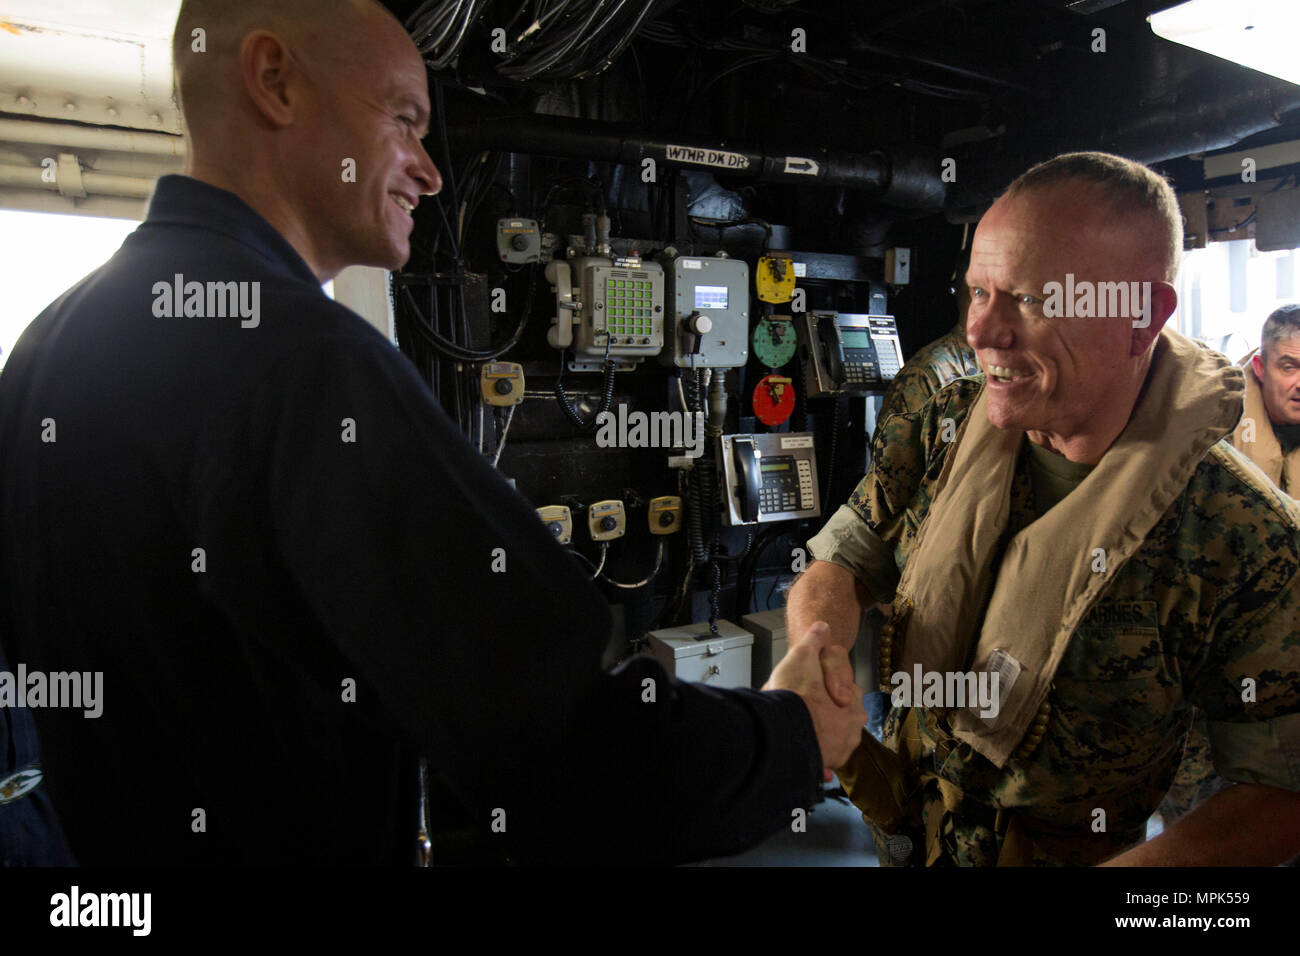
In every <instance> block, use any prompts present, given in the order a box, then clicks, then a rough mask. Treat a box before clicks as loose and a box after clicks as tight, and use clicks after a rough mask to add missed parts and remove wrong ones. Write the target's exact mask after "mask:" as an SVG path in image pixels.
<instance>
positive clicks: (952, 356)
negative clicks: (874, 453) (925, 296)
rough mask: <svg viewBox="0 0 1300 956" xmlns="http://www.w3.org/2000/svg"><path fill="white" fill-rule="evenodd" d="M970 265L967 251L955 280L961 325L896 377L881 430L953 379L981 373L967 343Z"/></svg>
mask: <svg viewBox="0 0 1300 956" xmlns="http://www.w3.org/2000/svg"><path fill="white" fill-rule="evenodd" d="M969 262H970V253H969V252H967V251H963V252H962V253H961V254H960V255H959V256H958V257H957V271H956V274H955V275H954V276H953V280H952V281H953V288H952V292H953V295H954V296H955V297H956V300H957V324H956V325H955V326H953V327H952V329H951V330H950V331H949V332H948V333H947V334H946V335H942V336H940V337H939V338H937V339H935V340H934V341H933V342H931V343H930V344H929V345H925V346H922V347H921V348H919V349H917V351H916V353H915V354H913V355H912V357H911V358H910V359H908V360H907V363H906V364H905V365H904V366H903V367H902V369H900V370H899V372H898V374H897V375H896V376H894V380H893V381H892V382H891V383H890V384H889V389H888V391H886V392H885V398H884V400H883V401H882V402H881V405H880V412H879V414H878V415H877V416H876V421H877V423H878V424H877V425H876V427H877V429H879V428H880V426H881V425H883V424H884V423H885V422H886V421H888V420H889V418H890V416H891V415H897V414H898V413H899V412H914V411H916V410H917V409H919V408H920V407H921V406H922V405H924V404H925V403H926V402H927V401H928V400H929V398H930V396H931V395H933V394H934V393H935V392H937V391H939V389H941V388H943V387H944V386H945V385H947V384H948V383H949V382H951V381H952V380H953V379H955V378H962V377H964V376H966V375H978V374H979V371H980V366H979V362H978V361H976V359H975V350H974V349H973V348H971V347H970V344H969V343H968V342H967V341H966V309H967V308H968V307H969V306H970V287H969V286H967V285H966V267H967V264H968V263H969Z"/></svg>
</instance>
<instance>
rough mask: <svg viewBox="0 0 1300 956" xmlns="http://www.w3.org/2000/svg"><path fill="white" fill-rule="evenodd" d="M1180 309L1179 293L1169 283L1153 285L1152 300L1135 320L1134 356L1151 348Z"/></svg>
mask: <svg viewBox="0 0 1300 956" xmlns="http://www.w3.org/2000/svg"><path fill="white" fill-rule="evenodd" d="M1176 308H1178V293H1177V292H1175V291H1174V287H1173V286H1172V285H1170V284H1169V283H1168V282H1152V283H1151V299H1150V303H1149V305H1148V307H1147V309H1146V310H1145V311H1144V312H1143V313H1142V315H1141V316H1139V317H1138V318H1136V319H1134V320H1133V338H1132V354H1134V355H1141V354H1142V353H1143V352H1145V351H1146V350H1147V349H1149V348H1150V347H1151V343H1152V342H1154V341H1155V339H1156V336H1157V335H1159V334H1160V330H1161V329H1163V328H1164V327H1165V323H1166V322H1168V321H1169V317H1170V316H1171V315H1173V314H1174V310H1175V309H1176Z"/></svg>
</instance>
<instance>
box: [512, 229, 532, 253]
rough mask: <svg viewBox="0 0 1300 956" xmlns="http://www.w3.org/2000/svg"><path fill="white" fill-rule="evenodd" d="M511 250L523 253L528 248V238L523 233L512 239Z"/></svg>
mask: <svg viewBox="0 0 1300 956" xmlns="http://www.w3.org/2000/svg"><path fill="white" fill-rule="evenodd" d="M510 248H511V249H513V250H515V252H523V251H525V250H526V249H527V248H528V237H527V236H526V235H524V234H522V233H520V234H519V235H515V236H511V237H510Z"/></svg>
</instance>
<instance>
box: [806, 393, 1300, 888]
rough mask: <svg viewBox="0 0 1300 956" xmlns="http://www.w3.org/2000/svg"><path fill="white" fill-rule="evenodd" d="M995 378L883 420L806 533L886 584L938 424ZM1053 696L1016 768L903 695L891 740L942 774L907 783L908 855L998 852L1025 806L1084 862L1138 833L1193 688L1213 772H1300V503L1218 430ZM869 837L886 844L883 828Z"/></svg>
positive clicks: (913, 516) (1027, 819) (974, 856)
mask: <svg viewBox="0 0 1300 956" xmlns="http://www.w3.org/2000/svg"><path fill="white" fill-rule="evenodd" d="M983 385H984V381H983V377H982V376H977V377H974V378H964V379H960V380H958V381H955V382H952V383H951V384H950V385H948V386H946V387H945V388H944V389H942V390H941V391H940V392H939V393H938V394H936V395H935V396H934V397H933V399H932V400H931V401H929V402H928V403H927V404H926V405H925V406H924V407H923V408H921V409H920V410H919V411H917V412H911V413H903V414H900V415H896V416H894V417H893V418H892V419H891V420H889V421H886V422H884V423H883V425H882V427H881V429H880V430H879V431H878V432H877V435H876V439H875V443H874V444H875V447H874V449H873V464H872V468H871V470H870V471H869V472H868V474H867V475H866V477H865V478H863V479H862V481H861V482H860V484H859V485H858V487H857V489H856V490H855V491H854V493H853V494H852V496H851V497H850V499H849V502H848V504H847V505H845V506H844V507H842V508H841V509H840V511H839V512H838V513H837V514H836V515H835V516H834V517H833V518H832V519H831V522H830V523H828V526H827V528H826V529H824V530H823V532H822V533H821V534H820V535H819V536H818V537H817V538H814V540H813V541H812V542H811V548H812V553H813V555H814V556H815V557H816V558H818V559H819V560H829V561H832V562H834V563H836V564H840V565H841V566H843V567H847V568H849V570H852V571H854V573H855V574H857V575H858V576H859V577H860V578H862V579H863V580H864V582H865V583H866V584H867V585H868V588H869V589H870V590H871V592H872V597H873V598H874V599H876V600H889V599H891V598H892V596H893V593H894V591H893V589H894V587H895V586H896V585H897V581H898V571H899V570H900V569H901V568H903V567H904V566H905V565H906V562H907V560H908V557H909V554H910V553H911V552H912V550H913V547H914V545H915V543H916V538H917V533H918V529H919V528H920V526H921V524H922V523H923V522H924V520H925V517H926V514H927V511H928V509H929V507H930V504H931V502H932V500H933V496H934V494H935V489H936V482H937V480H938V476H939V474H940V471H941V469H942V466H943V460H944V456H945V454H948V453H951V448H952V447H954V445H955V443H952V442H946V441H944V440H943V438H942V435H943V434H944V433H945V432H946V433H947V434H949V436H950V435H951V431H950V430H951V428H952V424H953V423H955V424H957V425H960V423H961V421H962V420H963V418H964V417H965V415H966V414H967V412H968V411H969V409H970V408H971V406H972V405H973V404H974V401H975V399H976V398H977V397H978V394H979V392H980V389H982V388H983ZM946 419H951V420H952V423H946V422H945V420H946ZM1025 458H1026V454H1025V447H1024V446H1023V445H1022V448H1021V454H1020V458H1019V461H1018V465H1017V469H1016V473H1015V478H1014V480H1013V483H1012V490H1011V509H1012V517H1011V526H1010V529H1009V530H1010V532H1011V533H1014V532H1015V531H1016V530H1018V529H1019V528H1023V527H1025V526H1026V525H1027V524H1028V523H1029V522H1030V521H1032V520H1034V517H1035V515H1034V511H1033V507H1034V506H1033V494H1032V487H1031V483H1030V480H1029V477H1028V474H1027V470H1026V465H1025ZM836 524H838V525H839V526H840V527H839V537H837V536H836V535H835V534H834V533H831V532H833V531H834V530H835V529H833V528H832V525H836ZM846 534H848V535H850V536H852V537H853V538H854V541H853V542H849V543H848V544H846V541H845V537H844V535H846ZM850 545H851V546H850ZM891 552H892V561H891V560H890V554H891ZM864 554H867V555H869V557H867V558H863V555H864ZM882 555H883V556H884V560H883V561H882V560H880V558H881V556H882ZM891 565H892V566H891ZM1247 679H1249V680H1247ZM1243 682H1244V683H1243ZM1049 701H1050V705H1051V710H1050V719H1049V720H1048V723H1047V726H1046V728H1045V732H1044V733H1043V735H1042V738H1041V741H1040V742H1039V743H1038V744H1037V746H1035V747H1034V748H1033V749H1032V750H1031V751H1030V752H1029V753H1028V755H1027V756H1023V757H1017V758H1015V759H1012V760H1010V761H1009V762H1007V764H1006V766H1005V767H1004V768H1003V769H998V768H997V767H996V766H995V765H994V764H993V763H991V762H990V761H989V760H987V759H985V758H984V757H983V756H981V755H980V754H978V753H976V752H974V751H973V750H972V749H971V747H970V746H969V745H968V744H965V743H959V742H956V741H954V740H952V739H951V738H948V734H947V728H946V727H944V726H942V725H941V722H940V721H939V719H938V717H937V716H936V714H935V713H934V712H932V711H928V710H926V709H924V708H919V707H918V708H913V709H912V710H911V713H912V714H913V716H914V717H915V718H916V719H915V720H914V721H913V720H907V721H906V722H905V717H906V715H907V713H908V711H906V710H904V709H903V708H897V707H896V708H894V709H893V711H892V712H891V714H890V717H889V720H888V722H887V724H886V728H885V743H886V745H887V746H889V747H890V749H892V750H894V751H896V752H904V746H903V745H904V744H905V743H906V744H907V747H906V752H907V753H909V754H912V755H914V756H915V755H916V754H918V753H919V758H918V759H919V761H920V766H923V767H924V769H926V770H928V771H929V772H930V776H929V778H928V782H923V783H921V784H919V785H918V786H919V787H920V789H919V790H913V792H911V793H910V794H909V805H910V806H911V807H912V810H911V813H912V816H911V824H910V826H909V827H905V828H903V831H902V833H901V834H900V835H906V836H908V837H909V838H910V840H911V842H912V844H913V845H914V846H920V845H922V844H923V843H924V841H925V833H926V830H927V828H928V829H930V831H931V834H933V833H934V832H936V831H937V833H938V837H937V841H936V840H934V839H932V840H931V841H930V844H929V846H928V848H927V853H926V856H925V858H924V859H917V858H916V857H917V855H916V854H913V857H912V859H911V862H912V863H914V864H915V863H921V862H924V863H931V864H960V865H992V864H994V863H996V862H997V859H998V855H999V852H1000V849H1001V841H1002V838H1003V835H1004V832H1005V830H1004V826H1005V821H1006V819H1007V818H1008V817H1010V816H1013V815H1014V817H1015V818H1016V819H1017V821H1018V822H1019V823H1020V824H1021V826H1022V827H1023V828H1024V830H1025V831H1027V832H1028V835H1029V838H1030V842H1031V843H1032V853H1030V854H1028V856H1029V859H1031V860H1032V862H1033V863H1034V864H1037V865H1052V864H1057V865H1060V864H1065V865H1091V864H1095V863H1098V862H1101V861H1103V860H1105V859H1107V858H1109V857H1111V856H1114V855H1115V854H1116V853H1118V852H1120V851H1122V850H1124V849H1126V848H1128V847H1130V846H1132V845H1135V844H1136V843H1139V842H1141V841H1142V839H1143V838H1144V830H1145V824H1146V821H1147V818H1148V817H1149V816H1150V815H1151V812H1152V811H1153V810H1154V809H1155V807H1156V805H1157V804H1158V803H1159V801H1160V799H1161V797H1162V796H1163V795H1164V794H1165V792H1166V791H1167V790H1168V789H1169V785H1170V782H1171V781H1172V779H1173V777H1174V773H1175V771H1176V769H1177V768H1178V764H1179V758H1180V756H1181V754H1182V750H1183V741H1184V738H1185V737H1186V736H1187V732H1188V726H1189V723H1190V720H1191V710H1192V706H1193V705H1196V706H1197V707H1199V708H1200V709H1201V710H1202V711H1203V712H1204V713H1205V714H1206V716H1207V717H1208V720H1209V729H1210V738H1211V741H1212V744H1213V748H1214V764H1215V768H1216V769H1217V771H1218V772H1219V773H1220V774H1222V775H1223V776H1224V777H1227V778H1228V779H1230V780H1234V781H1247V782H1258V783H1266V784H1271V785H1273V786H1278V787H1283V788H1286V789H1291V790H1300V507H1298V506H1297V503H1296V502H1295V501H1293V500H1291V499H1289V498H1287V497H1286V496H1284V495H1282V494H1280V493H1279V492H1278V490H1277V489H1276V488H1274V487H1273V486H1271V485H1270V484H1269V483H1268V482H1267V481H1265V480H1264V478H1263V476H1262V475H1261V474H1260V473H1259V471H1258V470H1257V469H1255V468H1253V467H1249V466H1248V465H1247V464H1246V459H1245V458H1243V457H1242V456H1241V455H1240V454H1239V453H1238V452H1237V451H1236V450H1235V449H1233V448H1232V447H1231V445H1230V444H1228V442H1227V441H1219V442H1218V443H1216V444H1215V445H1213V446H1212V447H1211V449H1210V452H1209V453H1208V454H1207V455H1206V456H1205V457H1204V458H1203V459H1202V460H1201V462H1200V463H1199V464H1198V465H1197V466H1196V468H1195V470H1194V472H1193V473H1192V477H1191V479H1190V480H1189V482H1188V483H1187V485H1186V487H1185V489H1184V491H1183V492H1182V494H1181V495H1180V496H1179V497H1177V498H1176V499H1175V503H1174V504H1173V505H1172V506H1171V507H1170V508H1169V509H1168V510H1167V511H1166V512H1165V514H1164V516H1163V517H1162V518H1161V519H1160V520H1159V522H1158V523H1157V524H1156V526H1155V527H1154V528H1153V529H1152V530H1151V532H1150V533H1149V534H1148V535H1147V537H1146V539H1145V541H1144V543H1143V544H1142V545H1141V546H1140V547H1139V549H1138V550H1137V552H1136V553H1135V554H1134V556H1133V557H1132V558H1131V559H1130V560H1129V561H1128V562H1127V563H1126V564H1125V565H1124V566H1123V567H1122V568H1121V569H1119V570H1118V571H1117V572H1116V576H1115V578H1114V580H1113V581H1112V583H1111V585H1110V586H1109V587H1108V589H1107V590H1106V591H1104V592H1103V593H1102V595H1101V597H1100V598H1099V599H1098V600H1097V602H1096V603H1095V604H1094V606H1093V607H1092V608H1091V610H1090V612H1089V613H1088V615H1087V616H1086V617H1085V618H1084V620H1083V623H1082V624H1081V626H1080V627H1079V628H1078V630H1077V631H1076V632H1075V634H1074V637H1073V638H1072V640H1071V642H1070V644H1069V645H1068V647H1067V649H1066V652H1065V657H1064V659H1063V660H1062V661H1061V664H1060V667H1059V668H1058V670H1057V671H1056V673H1055V676H1054V678H1053V681H1052V685H1051V692H1050V696H1049ZM917 728H919V740H918V739H917V733H916V730H917ZM904 734H906V735H907V736H908V738H909V739H908V741H904V740H902V739H901V738H902V736H903V735H904ZM945 738H946V739H945ZM917 766H918V765H917V764H913V765H912V769H913V770H915V769H916V768H917ZM936 776H938V777H942V778H943V779H944V780H945V781H946V784H945V785H944V787H940V786H938V785H937V784H938V781H937V780H936V779H935V777H936ZM921 779H922V780H923V781H924V780H925V779H926V778H921ZM954 787H955V788H956V791H957V792H958V793H960V794H961V800H962V805H961V806H960V807H959V808H957V809H955V810H954V809H953V808H952V807H951V802H952V800H951V792H952V790H953V788H954ZM945 788H946V789H948V790H949V801H948V803H949V805H948V807H947V808H945V804H944V796H943V794H942V793H941V790H942V789H945ZM999 810H1009V811H1012V812H1013V813H1011V814H1007V813H999ZM1099 811H1100V813H1099ZM936 814H938V815H941V816H942V820H941V821H939V822H938V823H936V817H935V815H936ZM927 825H928V826H927ZM876 835H877V842H878V845H881V846H884V845H885V841H886V840H887V839H888V837H887V836H886V835H884V834H882V833H881V832H879V831H877V834H876ZM935 842H938V843H940V844H941V846H940V847H939V849H938V851H936V850H935V849H934V846H933V845H934V843H935ZM896 844H897V836H895V843H894V845H896Z"/></svg>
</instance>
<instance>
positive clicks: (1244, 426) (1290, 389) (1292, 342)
mask: <svg viewBox="0 0 1300 956" xmlns="http://www.w3.org/2000/svg"><path fill="white" fill-rule="evenodd" d="M1242 364H1243V365H1246V366H1247V367H1248V369H1249V371H1247V372H1246V413H1245V414H1244V415H1242V417H1241V424H1240V425H1238V426H1237V430H1236V431H1234V432H1233V433H1232V444H1233V445H1234V446H1235V447H1236V449H1237V450H1238V451H1240V452H1241V453H1242V454H1244V455H1246V456H1247V457H1248V458H1250V460H1251V461H1253V462H1254V463H1255V464H1256V465H1258V466H1259V468H1260V470H1261V471H1263V472H1264V474H1266V475H1268V477H1269V478H1270V479H1271V480H1272V481H1273V483H1274V484H1275V485H1277V486H1278V487H1279V488H1281V489H1282V490H1283V491H1285V492H1286V493H1287V494H1288V495H1290V496H1291V497H1293V498H1294V497H1296V495H1298V494H1300V305H1284V306H1281V307H1279V308H1277V309H1274V310H1273V312H1272V313H1271V314H1270V315H1269V317H1268V318H1267V319H1265V320H1264V332H1263V335H1262V336H1261V338H1260V347H1259V349H1258V350H1257V351H1255V352H1252V353H1251V354H1250V355H1248V356H1246V358H1245V359H1243V360H1242Z"/></svg>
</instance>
